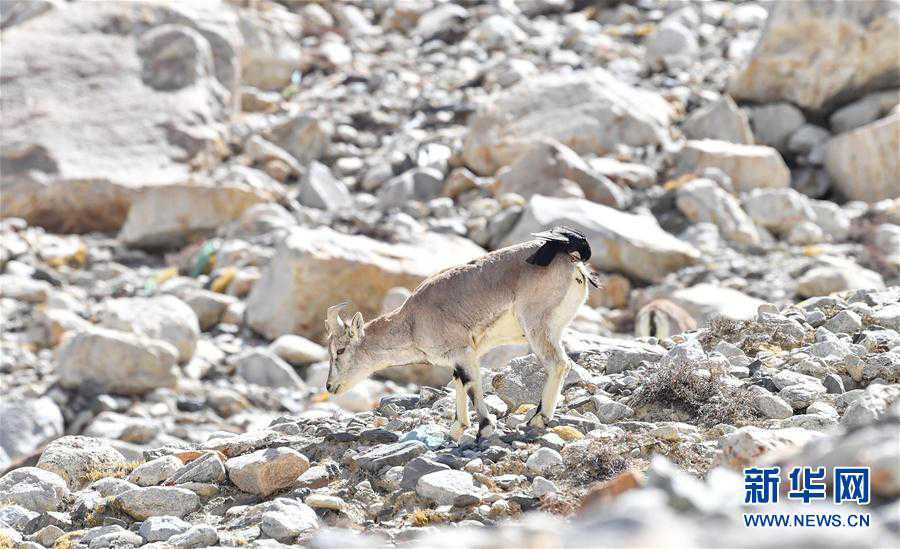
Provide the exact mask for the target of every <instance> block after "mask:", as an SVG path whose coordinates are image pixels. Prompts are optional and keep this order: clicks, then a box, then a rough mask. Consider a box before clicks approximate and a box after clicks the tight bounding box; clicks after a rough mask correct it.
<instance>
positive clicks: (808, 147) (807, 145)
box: [787, 124, 831, 155]
mask: <svg viewBox="0 0 900 549" xmlns="http://www.w3.org/2000/svg"><path fill="white" fill-rule="evenodd" d="M830 138H831V134H830V133H828V130H826V129H825V128H821V127H819V126H814V125H813V124H803V125H802V126H800V127H799V128H797V131H795V132H794V133H793V134H792V135H791V137H790V139H788V142H787V149H788V150H789V151H790V152H792V153H794V154H803V155H809V154H810V153H812V152H813V151H815V150H816V149H817V148H821V147H822V146H824V144H825V142H827V141H828V140H829V139H830Z"/></svg>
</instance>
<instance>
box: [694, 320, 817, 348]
mask: <svg viewBox="0 0 900 549" xmlns="http://www.w3.org/2000/svg"><path fill="white" fill-rule="evenodd" d="M813 336H814V334H813V332H811V331H810V332H809V333H807V334H806V335H805V336H804V337H803V338H802V339H795V338H791V337H788V335H787V334H786V332H785V331H784V330H782V329H781V327H780V326H779V324H778V323H771V322H757V321H756V320H733V319H730V318H725V317H721V316H720V317H714V318H712V319H710V320H709V322H708V323H707V325H706V329H705V330H704V331H703V333H702V334H701V336H700V345H701V346H702V347H703V350H704V351H707V352H709V351H711V350H712V349H713V348H714V347H715V346H716V344H717V343H719V342H720V341H727V342H728V343H731V344H733V345H737V346H738V347H740V348H741V350H742V351H744V352H745V353H747V355H748V356H756V354H758V353H759V352H760V351H767V352H778V351H782V350H790V349H794V348H796V347H801V346H803V345H807V344H810V343H812V342H813Z"/></svg>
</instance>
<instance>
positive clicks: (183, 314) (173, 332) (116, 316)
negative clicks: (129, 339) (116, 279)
mask: <svg viewBox="0 0 900 549" xmlns="http://www.w3.org/2000/svg"><path fill="white" fill-rule="evenodd" d="M100 325H101V326H103V327H104V328H111V329H114V330H122V331H125V332H132V333H134V334H137V335H140V336H146V337H148V338H153V339H160V340H162V341H165V342H168V343H171V344H172V345H174V346H175V348H176V349H178V358H179V361H180V362H182V363H186V362H187V361H189V360H190V359H191V357H192V356H194V349H196V347H197V339H198V338H199V337H200V323H199V320H198V319H197V313H195V312H194V310H193V309H191V308H190V306H189V305H188V304H187V303H185V302H184V301H181V300H180V299H178V298H177V297H175V296H173V295H161V296H157V297H150V298H144V297H123V298H120V299H111V300H109V301H107V302H106V303H105V304H104V305H103V309H102V310H101V312H100Z"/></svg>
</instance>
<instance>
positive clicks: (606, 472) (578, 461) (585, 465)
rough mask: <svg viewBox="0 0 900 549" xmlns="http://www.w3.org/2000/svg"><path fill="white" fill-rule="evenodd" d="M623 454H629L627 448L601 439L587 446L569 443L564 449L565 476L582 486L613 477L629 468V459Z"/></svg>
mask: <svg viewBox="0 0 900 549" xmlns="http://www.w3.org/2000/svg"><path fill="white" fill-rule="evenodd" d="M623 455H627V450H623V449H622V448H617V447H616V446H611V445H610V444H609V443H608V442H604V441H601V440H592V441H591V442H590V444H588V445H587V446H584V445H582V444H570V445H567V446H566V447H564V448H563V450H562V457H563V461H564V462H565V465H566V472H565V477H566V479H567V480H569V481H571V482H572V484H574V485H581V486H585V485H588V484H590V483H592V482H597V481H601V480H608V479H611V478H613V477H614V476H616V475H618V474H619V473H621V472H622V471H624V470H625V469H627V468H628V460H627V459H626V458H625V457H623Z"/></svg>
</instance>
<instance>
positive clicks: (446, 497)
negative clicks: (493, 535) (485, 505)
mask: <svg viewBox="0 0 900 549" xmlns="http://www.w3.org/2000/svg"><path fill="white" fill-rule="evenodd" d="M416 493H417V494H418V495H419V496H421V497H423V498H426V499H429V500H431V501H433V502H435V503H437V504H438V505H451V504H453V502H454V500H456V498H458V497H460V496H475V497H477V496H478V493H479V490H478V489H477V488H475V485H474V484H473V482H472V475H471V474H470V473H467V472H465V471H454V470H452V469H451V470H446V471H434V472H432V473H427V474H425V475H422V476H421V477H420V478H419V480H418V481H417V482H416Z"/></svg>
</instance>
